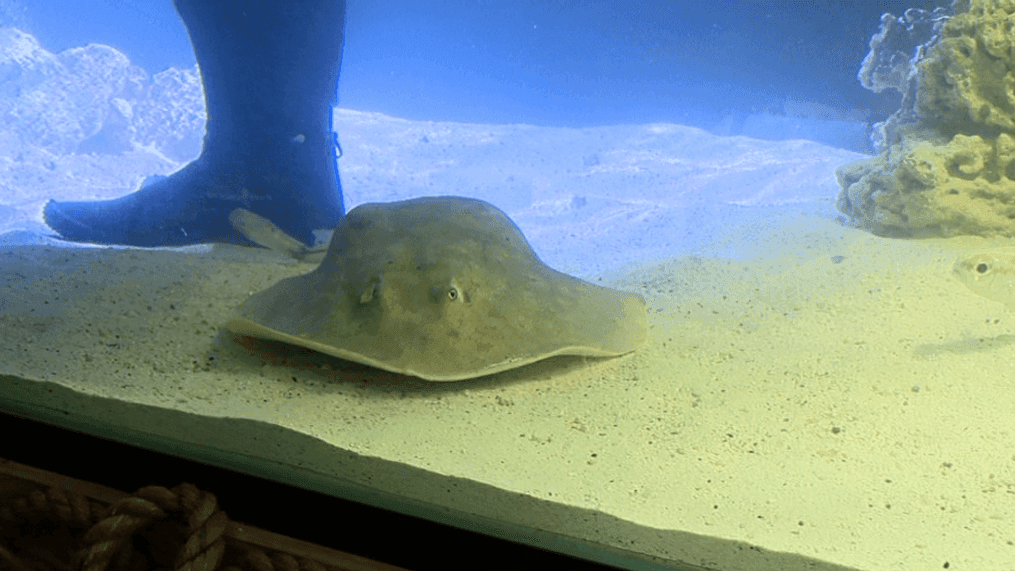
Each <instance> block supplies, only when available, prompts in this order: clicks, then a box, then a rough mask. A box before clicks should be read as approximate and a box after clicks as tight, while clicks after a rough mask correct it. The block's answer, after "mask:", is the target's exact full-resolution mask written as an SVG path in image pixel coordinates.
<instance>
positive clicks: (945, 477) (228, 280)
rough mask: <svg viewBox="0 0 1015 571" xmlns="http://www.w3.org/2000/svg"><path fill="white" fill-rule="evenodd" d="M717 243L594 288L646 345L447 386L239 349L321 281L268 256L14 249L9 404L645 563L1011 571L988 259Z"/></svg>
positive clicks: (459, 521)
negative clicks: (301, 277)
mask: <svg viewBox="0 0 1015 571" xmlns="http://www.w3.org/2000/svg"><path fill="white" fill-rule="evenodd" d="M727 239H728V240H729V243H730V244H731V245H732V246H734V247H735V249H736V250H737V251H739V252H740V254H741V257H740V258H737V259H723V258H706V257H693V256H685V257H676V258H672V259H666V260H662V261H657V262H647V263H643V264H641V265H640V266H638V267H628V268H625V269H624V270H620V271H614V272H612V273H611V274H609V277H608V278H605V279H604V280H603V281H602V282H601V283H607V284H609V285H612V286H614V287H617V288H620V289H624V290H627V291H632V292H637V293H640V294H642V295H644V296H645V297H646V299H647V301H648V305H649V322H650V332H649V338H648V341H647V343H646V345H645V346H644V347H643V348H642V349H640V350H638V351H636V352H635V353H632V354H630V355H627V356H624V357H620V358H616V359H580V358H556V359H551V360H549V361H546V362H542V363H537V364H534V365H530V366H527V367H524V368H522V369H518V370H513V371H507V372H504V373H501V374H497V375H494V376H490V377H486V378H482V379H477V380H472V381H464V382H457V383H426V382H423V381H419V380H415V379H411V378H405V377H399V376H397V375H391V374H387V373H383V372H378V371H375V370H372V369H369V368H366V367H362V366H358V365H354V364H350V363H347V362H344V361H340V360H337V359H333V358H328V357H324V356H321V355H319V354H315V353H312V352H308V351H305V350H301V349H297V348H293V347H290V346H286V345H283V344H279V343H273V342H264V341H256V340H252V339H248V338H243V337H236V336H233V335H231V334H229V333H227V332H224V331H223V330H222V329H221V324H222V323H224V322H225V320H226V319H227V318H228V316H229V315H230V310H231V308H233V307H235V306H236V305H238V304H239V303H240V302H241V301H242V300H243V299H244V298H245V296H247V295H248V294H249V293H250V292H253V291H257V290H259V289H262V288H264V287H267V286H268V285H270V284H272V283H274V282H275V281H276V280H278V279H279V278H282V277H285V276H290V275H295V274H298V273H302V272H306V271H309V270H310V269H311V268H312V267H311V266H306V265H301V264H299V263H296V262H292V261H288V260H283V259H280V258H278V257H276V256H274V255H273V254H272V253H271V252H268V251H263V250H261V251H257V250H248V249H242V248H234V247H219V246H216V247H214V248H212V249H211V251H210V252H205V253H201V254H192V253H180V252H171V251H136V250H99V249H93V250H82V249H74V250H68V249H61V248H57V247H45V246H18V247H11V248H5V249H3V250H0V277H2V281H0V288H2V290H0V291H2V298H0V338H2V339H3V340H4V342H3V344H2V346H0V374H2V375H4V376H0V409H3V410H5V411H7V412H13V413H15V414H20V415H25V416H30V417H32V418H37V419H42V420H46V421H48V422H54V423H58V424H61V425H64V426H69V427H72V428H75V429H79V430H87V431H89V432H91V433H93V434H99V435H101V436H104V437H109V438H114V439H117V440H122V441H126V442H130V443H133V444H138V445H141V446H145V447H147V448H152V449H157V450H162V451H167V452H172V453H177V454H183V455H186V456H189V457H192V458H195V459H202V460H204V461H210V462H214V463H217V464H219V465H224V466H227V467H234V468H237V469H242V470H245V471H248V472H252V473H255V474H259V475H263V476H266V477H271V478H275V479H280V480H282V481H286V482H289V483H292V484H295V485H300V486H305V487H308V488H313V489H317V490H320V491H324V492H326V493H332V494H336V495H341V496H345V497H350V498H352V499H358V500H361V501H367V502H370V503H374V504H376V505H381V506H384V507H388V508H392V509H398V510H401V511H404V512H408V513H413V514H417V515H422V516H425V517H429V518H431V519H436V520H439V521H446V522H449V523H453V524H454V525H458V526H462V527H467V528H472V529H477V530H480V531H484V532H487V533H494V534H497V535H501V536H503V537H507V538H510V539H513V540H518V541H523V542H526V543H531V544H536V545H539V546H542V547H548V548H551V549H557V550H562V551H566V552H570V553H575V554H580V555H584V556H591V557H595V558H597V559H599V560H601V561H607V562H611V563H614V564H623V565H626V566H630V567H640V568H653V565H655V564H658V565H669V564H677V563H682V564H690V565H697V566H699V567H702V568H707V569H722V570H724V571H736V570H747V569H761V568H765V569H781V570H792V569H841V568H842V567H840V566H843V567H849V568H857V569H864V570H881V569H884V570H893V571H899V570H909V569H912V570H926V569H941V568H945V567H946V566H947V567H948V568H952V569H976V570H978V571H989V570H995V569H996V570H1002V569H1011V562H1012V561H1013V560H1015V547H1013V543H1015V523H1013V522H1015V502H1013V501H1012V494H1013V493H1015V455H1013V450H1015V430H1013V428H1012V419H1013V418H1015V397H1013V394H1015V393H1013V391H1012V387H1013V383H1015V377H1013V375H1012V374H1011V372H1012V371H1013V370H1015V348H1013V347H1012V345H1013V344H1015V320H1013V318H1012V316H1011V315H1010V314H1009V313H1008V312H1007V310H1006V309H1005V307H1004V306H1002V305H1000V304H997V303H994V302H990V301H987V300H985V299H982V298H980V297H977V296H976V295H974V294H972V293H971V292H970V291H969V290H968V289H966V288H965V287H964V286H963V285H962V284H960V283H959V282H958V281H957V280H956V279H955V278H954V277H952V275H951V267H952V264H953V263H954V260H955V259H956V257H957V256H958V255H959V253H960V252H961V251H963V250H965V249H968V248H971V247H982V246H985V245H991V242H988V241H985V240H981V239H969V238H964V239H949V240H925V241H899V240H886V239H881V238H877V237H873V236H870V235H868V234H866V233H864V232H861V231H858V230H853V229H848V228H845V227H842V226H840V225H838V224H837V223H835V222H833V221H831V220H827V219H817V218H808V217H805V218H799V219H797V220H792V221H783V222H780V223H778V224H776V225H767V226H766V225H765V224H764V222H759V223H758V226H756V227H755V232H754V233H753V234H752V238H751V239H750V240H742V239H741V238H738V235H730V236H728V237H727ZM995 243H1000V242H995ZM167 484H168V485H175V484H176V482H170V483H167Z"/></svg>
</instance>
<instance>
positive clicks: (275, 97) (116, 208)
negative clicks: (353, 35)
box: [44, 0, 345, 247]
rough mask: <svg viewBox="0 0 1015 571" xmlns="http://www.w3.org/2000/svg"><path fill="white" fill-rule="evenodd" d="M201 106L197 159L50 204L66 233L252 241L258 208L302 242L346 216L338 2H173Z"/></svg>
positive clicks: (126, 240) (149, 243)
mask: <svg viewBox="0 0 1015 571" xmlns="http://www.w3.org/2000/svg"><path fill="white" fill-rule="evenodd" d="M176 10H177V12H179V14H180V17H181V18H182V19H183V22H184V23H185V24H186V26H187V31H188V32H189V33H190V40H191V44H193V46H194V53H195V55H196V56H197V61H198V63H199V64H200V68H201V79H202V81H203V83H204V92H205V101H206V104H207V109H208V124H207V133H206V135H205V138H204V146H203V149H202V152H201V156H200V157H198V158H197V159H195V160H194V161H193V162H191V163H190V164H188V165H187V166H185V167H184V168H182V169H180V170H179V171H177V172H175V173H173V174H172V175H170V176H168V177H149V179H148V180H147V181H146V182H145V184H144V185H142V187H141V188H140V189H139V190H137V191H136V192H134V193H132V194H129V195H127V196H123V197H121V198H117V199H114V200H104V201H91V202H55V201H50V202H49V203H47V204H46V207H45V210H44V215H45V219H46V223H47V224H49V226H50V227H52V228H53V229H54V230H56V231H57V232H58V233H59V234H60V236H61V237H62V238H64V239H66V240H71V241H76V242H92V243H97V244H123V245H132V246H143V247H155V246H182V245H187V244H198V243H204V242H230V243H235V244H247V245H249V244H250V242H249V241H248V240H247V239H246V238H245V237H244V236H243V235H242V234H240V233H239V232H238V231H237V230H235V229H234V228H233V227H232V225H230V223H229V220H228V217H229V213H230V212H232V211H233V210H234V209H236V208H245V209H247V210H250V211H252V212H254V213H256V214H259V215H261V216H263V217H265V218H267V219H269V220H271V221H272V222H273V223H275V224H276V225H277V226H278V227H280V228H281V229H282V230H283V231H285V232H286V233H288V234H290V235H291V236H293V237H295V238H297V239H299V240H301V241H303V242H304V243H306V244H308V245H312V244H313V242H314V234H313V231H314V230H317V229H331V228H333V227H334V226H335V225H336V224H338V221H339V220H340V219H341V218H342V216H343V215H344V214H345V210H344V205H343V203H342V190H341V186H340V183H339V178H338V169H337V163H336V149H337V146H336V143H335V136H334V134H333V131H332V124H331V123H332V108H333V105H334V104H335V102H336V89H337V85H338V75H339V69H340V66H341V59H342V42H343V36H344V29H345V1H344V0H301V1H299V2H287V1H284V0H281V1H272V0H254V1H250V0H213V1H209V0H176Z"/></svg>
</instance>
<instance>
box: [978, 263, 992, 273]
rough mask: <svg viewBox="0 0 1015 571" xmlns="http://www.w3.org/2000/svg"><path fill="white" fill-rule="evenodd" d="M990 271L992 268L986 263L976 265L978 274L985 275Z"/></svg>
mask: <svg viewBox="0 0 1015 571" xmlns="http://www.w3.org/2000/svg"><path fill="white" fill-rule="evenodd" d="M989 269H990V266H988V265H987V263H986V262H980V263H979V264H976V273H978V274H985V273H987V270H989Z"/></svg>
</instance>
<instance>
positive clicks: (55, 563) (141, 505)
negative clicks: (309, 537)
mask: <svg viewBox="0 0 1015 571" xmlns="http://www.w3.org/2000/svg"><path fill="white" fill-rule="evenodd" d="M0 523H5V524H8V526H10V525H15V526H16V525H22V524H29V525H31V526H34V527H35V528H37V529H38V528H40V526H41V528H47V529H49V528H52V527H53V524H54V523H55V524H58V525H61V526H63V527H64V528H66V529H67V530H68V531H70V532H71V534H72V535H74V536H80V534H81V533H84V532H85V530H87V533H84V536H83V537H81V540H80V545H81V546H82V547H81V548H80V549H78V551H77V554H78V555H77V560H76V562H75V564H72V566H70V565H67V564H65V563H64V562H62V561H60V560H58V559H56V558H53V557H51V559H52V560H48V561H45V562H43V564H40V563H38V562H35V563H29V562H27V561H22V560H21V559H20V558H19V557H17V555H16V554H15V553H14V552H12V551H11V550H8V549H7V548H5V547H4V545H3V544H2V542H0V569H4V570H7V569H11V570H13V571H36V570H37V569H65V570H67V571H70V570H71V569H80V570H81V571H120V570H129V569H148V568H150V565H152V564H154V565H156V568H158V569H163V570H165V571H169V570H172V571H215V570H217V569H219V566H220V565H221V563H222V560H223V557H224V556H225V554H226V541H225V539H226V538H225V531H226V527H227V525H228V523H229V518H228V517H227V516H226V513H225V512H224V511H222V510H220V509H219V507H218V501H217V500H216V498H215V496H214V495H213V494H211V493H209V492H202V491H201V490H199V489H198V488H197V487H196V486H194V485H192V484H187V483H184V484H180V485H179V486H176V487H175V488H172V489H168V488H164V487H162V486H147V487H144V488H141V489H139V490H138V491H136V492H135V493H134V494H133V495H132V496H130V497H127V498H124V499H122V500H120V501H118V502H116V503H114V504H112V505H110V506H108V507H105V506H103V505H102V504H101V503H99V502H96V501H94V500H90V499H88V498H87V497H85V496H83V495H81V494H77V493H73V492H68V491H66V490H62V489H58V488H50V489H48V490H46V491H45V492H44V491H42V490H35V491H33V492H31V493H30V494H29V495H28V496H26V497H22V498H17V499H15V500H13V501H10V502H8V503H6V504H3V505H0ZM47 523H48V525H46V524H47ZM139 539H141V540H142V541H138V540H139ZM138 546H141V547H145V546H146V547H147V553H142V552H141V551H139V550H138ZM67 548H68V549H73V546H71V545H68V546H67ZM234 551H235V553H234V554H233V555H230V559H231V560H232V565H230V566H229V567H226V568H225V569H223V570H222V571H328V569H329V568H328V567H327V566H326V565H323V564H321V563H319V562H317V561H313V560H310V559H305V558H296V557H293V556H292V555H289V554H287V553H281V552H276V553H273V554H271V555H270V556H269V555H268V554H267V553H265V552H264V551H263V550H261V549H259V548H256V547H252V546H242V547H241V546H237V549H235V550H234ZM33 555H35V556H37V557H38V556H39V555H40V554H39V553H38V552H36V553H33Z"/></svg>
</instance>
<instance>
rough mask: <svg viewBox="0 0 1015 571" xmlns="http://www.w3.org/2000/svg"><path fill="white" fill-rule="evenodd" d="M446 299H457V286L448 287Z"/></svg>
mask: <svg viewBox="0 0 1015 571" xmlns="http://www.w3.org/2000/svg"><path fill="white" fill-rule="evenodd" d="M448 299H449V300H450V301H458V289H457V288H453V287H452V288H448Z"/></svg>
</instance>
